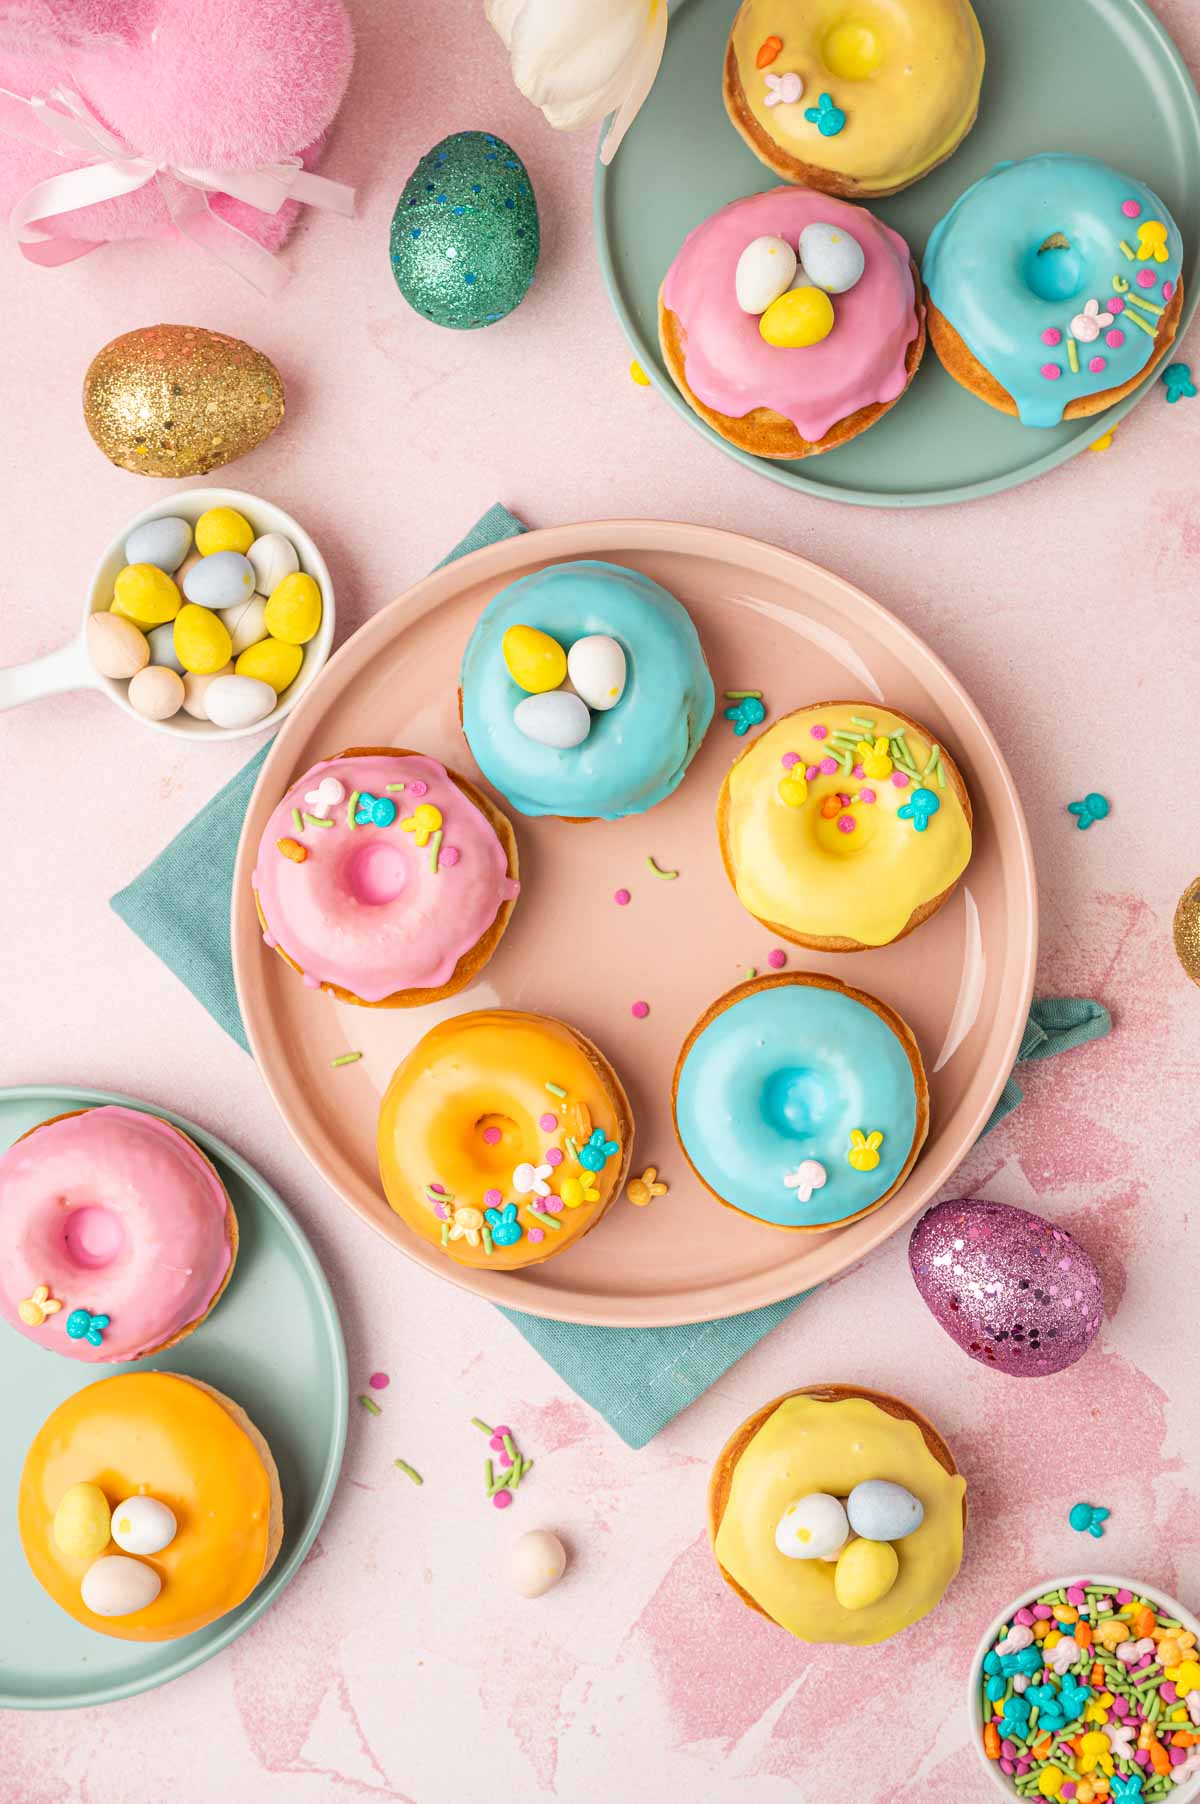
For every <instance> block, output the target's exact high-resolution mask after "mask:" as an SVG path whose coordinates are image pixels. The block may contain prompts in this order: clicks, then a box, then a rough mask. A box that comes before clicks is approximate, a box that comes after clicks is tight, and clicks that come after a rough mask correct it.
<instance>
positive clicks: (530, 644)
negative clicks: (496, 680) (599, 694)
mask: <svg viewBox="0 0 1200 1804" xmlns="http://www.w3.org/2000/svg"><path fill="white" fill-rule="evenodd" d="M500 649H501V651H502V652H503V654H504V662H505V664H506V665H507V666H508V674H509V676H510V677H511V678H512V680H513V682H514V683H516V685H517V687H518V688H520V689H524V690H526V691H527V693H528V694H530V695H545V694H546V692H547V691H548V690H550V689H557V688H558V685H559V684H560V683H561V682H562V680H563V678H564V677H565V676H566V674H567V654H566V652H565V651H564V650H563V648H562V646H561V645H560V644H559V643H558V640H557V639H552V638H551V637H550V635H549V633H543V632H539V631H538V629H537V627H536V626H510V627H509V629H508V631H507V632H506V633H505V635H504V637H503V639H502V640H501V641H500Z"/></svg>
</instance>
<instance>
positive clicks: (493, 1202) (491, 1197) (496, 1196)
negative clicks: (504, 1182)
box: [483, 1190, 504, 1209]
mask: <svg viewBox="0 0 1200 1804" xmlns="http://www.w3.org/2000/svg"><path fill="white" fill-rule="evenodd" d="M483 1200H484V1202H485V1203H486V1204H487V1206H488V1208H489V1209H498V1208H499V1207H500V1205H501V1203H502V1202H503V1201H504V1195H503V1192H502V1191H499V1190H485V1191H484V1193H483Z"/></svg>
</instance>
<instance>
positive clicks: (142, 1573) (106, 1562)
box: [79, 1553, 162, 1616]
mask: <svg viewBox="0 0 1200 1804" xmlns="http://www.w3.org/2000/svg"><path fill="white" fill-rule="evenodd" d="M79 1589H80V1594H81V1595H82V1597H83V1602H84V1607H85V1609H88V1610H90V1611H91V1612H92V1615H93V1616H132V1615H133V1612H134V1611H135V1610H144V1609H145V1608H146V1605H147V1604H152V1603H153V1602H154V1600H155V1598H156V1597H157V1596H158V1594H159V1592H160V1591H161V1590H162V1580H161V1579H160V1578H159V1576H158V1574H157V1572H156V1571H155V1570H154V1568H153V1566H147V1565H146V1563H145V1561H144V1560H131V1559H130V1558H129V1557H128V1556H127V1555H126V1554H123V1553H106V1554H104V1555H103V1556H102V1557H101V1558H100V1559H98V1560H97V1561H96V1562H95V1564H94V1565H92V1566H89V1567H88V1569H87V1571H86V1572H85V1573H84V1575H83V1583H82V1585H80V1587H79Z"/></svg>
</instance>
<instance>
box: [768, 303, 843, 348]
mask: <svg viewBox="0 0 1200 1804" xmlns="http://www.w3.org/2000/svg"><path fill="white" fill-rule="evenodd" d="M758 329H759V331H760V332H761V333H762V335H763V337H764V338H765V339H766V341H767V343H768V344H769V345H777V346H779V347H780V348H781V349H783V350H800V349H803V347H804V346H805V345H815V344H820V342H821V340H822V339H823V338H828V337H829V334H830V333H831V332H832V331H833V302H832V301H831V300H830V298H829V296H828V295H827V294H826V293H825V291H824V289H821V288H789V289H788V291H787V293H786V294H781V295H780V297H779V299H778V300H777V301H772V302H771V305H770V306H769V307H768V308H767V310H766V312H765V313H764V314H763V316H762V318H761V319H760V320H759V322H758Z"/></svg>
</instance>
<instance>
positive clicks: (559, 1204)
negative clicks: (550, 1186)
mask: <svg viewBox="0 0 1200 1804" xmlns="http://www.w3.org/2000/svg"><path fill="white" fill-rule="evenodd" d="M546 1212H547V1214H549V1215H561V1214H562V1212H563V1200H562V1198H561V1196H548V1197H547V1198H546Z"/></svg>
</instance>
